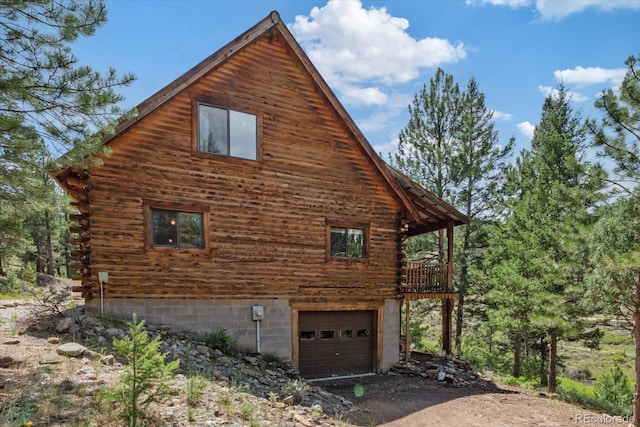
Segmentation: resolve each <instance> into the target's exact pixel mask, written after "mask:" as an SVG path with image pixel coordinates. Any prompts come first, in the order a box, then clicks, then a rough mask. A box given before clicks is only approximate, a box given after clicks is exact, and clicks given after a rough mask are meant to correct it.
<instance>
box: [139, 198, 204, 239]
mask: <svg viewBox="0 0 640 427" xmlns="http://www.w3.org/2000/svg"><path fill="white" fill-rule="evenodd" d="M150 231H151V246H154V247H170V248H181V249H203V248H204V247H205V241H204V221H203V214H202V212H181V211H175V210H168V209H156V208H151V230H150Z"/></svg>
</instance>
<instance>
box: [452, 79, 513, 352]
mask: <svg viewBox="0 0 640 427" xmlns="http://www.w3.org/2000/svg"><path fill="white" fill-rule="evenodd" d="M459 119H460V122H459V126H458V129H457V134H458V138H457V140H456V142H457V144H456V146H455V147H454V149H455V152H454V153H453V154H454V157H453V163H452V175H453V183H454V185H455V188H456V193H455V197H454V203H455V204H456V205H457V206H458V207H459V208H460V209H461V210H462V212H463V213H464V214H465V215H466V216H467V217H468V218H469V220H470V222H469V224H468V225H466V226H465V227H464V228H463V236H462V249H461V250H458V251H457V254H456V261H457V263H458V265H459V271H460V274H459V276H458V279H457V281H456V285H457V288H456V290H457V291H458V298H457V305H456V351H457V353H458V354H459V355H462V327H463V321H464V308H465V297H466V295H467V293H468V292H469V287H470V286H471V285H472V277H477V278H478V279H480V274H479V273H478V272H479V271H480V269H481V262H482V259H483V254H484V251H485V250H486V227H487V224H488V223H490V222H492V221H493V220H494V219H495V206H496V203H495V202H496V200H495V199H496V194H497V193H498V191H499V190H500V187H501V185H502V182H503V177H504V174H505V170H506V167H507V164H506V159H507V158H508V157H509V156H510V155H511V152H512V150H513V145H514V139H513V138H511V140H510V141H509V143H508V144H507V146H505V147H501V146H500V144H499V139H498V132H497V131H496V130H495V126H494V123H493V112H492V111H491V110H489V109H488V108H487V106H486V104H485V96H484V94H483V93H482V92H480V90H479V88H478V83H477V82H476V80H475V79H474V78H472V79H470V80H469V83H468V84H467V87H466V90H465V92H464V93H463V94H462V100H461V108H460V116H459Z"/></svg>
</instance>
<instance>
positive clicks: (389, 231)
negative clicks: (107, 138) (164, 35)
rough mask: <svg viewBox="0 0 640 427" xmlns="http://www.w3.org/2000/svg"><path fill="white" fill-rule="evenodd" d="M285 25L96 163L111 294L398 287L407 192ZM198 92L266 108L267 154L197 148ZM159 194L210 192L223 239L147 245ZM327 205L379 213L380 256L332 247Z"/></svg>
mask: <svg viewBox="0 0 640 427" xmlns="http://www.w3.org/2000/svg"><path fill="white" fill-rule="evenodd" d="M280 37H281V36H279V35H278V36H275V37H273V36H272V37H269V36H264V37H261V38H259V39H258V40H257V41H256V42H254V43H252V44H250V45H248V46H246V47H245V48H244V49H242V50H240V51H239V52H238V53H236V54H235V55H234V56H232V57H231V58H229V59H228V60H226V61H225V62H224V63H222V65H221V66H219V67H218V68H217V69H215V70H214V71H213V72H212V73H210V74H209V75H207V76H205V77H204V78H203V79H201V80H200V81H198V82H197V83H195V84H194V85H192V86H191V87H189V88H188V89H187V90H185V91H183V92H181V93H180V94H179V95H178V96H176V97H175V98H174V99H172V100H171V101H169V102H167V103H165V104H164V105H162V106H161V107H160V108H158V109H157V110H156V111H154V112H152V113H151V114H149V115H148V116H146V117H145V118H143V119H142V120H141V121H139V122H138V123H137V124H135V125H134V126H133V127H131V128H130V129H129V130H128V131H126V132H125V133H123V134H122V135H119V136H117V137H116V138H114V139H113V140H112V141H111V142H110V146H111V148H112V150H113V152H112V154H111V155H110V156H109V157H105V158H104V166H102V167H97V168H92V169H91V170H90V183H91V189H92V190H91V191H92V194H91V199H92V201H91V202H90V218H91V247H92V253H91V259H92V264H91V267H92V274H93V276H94V277H96V275H97V272H98V271H108V272H109V275H110V279H109V283H108V284H107V285H106V286H105V297H106V298H114V297H115V298H120V297H123V298H130V297H151V298H153V297H159V298H192V297H195V298H243V297H253V298H261V297H262V298H289V299H291V301H292V303H293V302H298V303H305V302H322V301H327V302H334V303H341V304H349V303H354V302H362V301H373V300H376V301H380V300H382V299H383V298H394V297H396V295H397V292H398V287H399V280H400V275H399V271H400V270H399V265H398V264H399V262H401V261H402V260H403V256H402V254H401V252H399V251H400V247H399V246H400V244H401V241H400V239H399V238H398V227H399V223H398V212H400V211H401V207H400V203H399V201H398V200H397V199H396V198H395V196H393V193H392V191H391V190H390V189H389V187H388V185H387V184H386V182H385V181H384V180H383V178H382V177H381V176H380V175H379V173H378V172H377V171H376V169H375V168H374V167H373V166H372V165H370V164H368V162H370V161H371V160H369V158H368V157H367V156H366V155H365V154H364V153H363V152H362V149H361V148H360V147H359V146H358V144H357V143H356V142H355V141H354V140H353V137H352V136H351V134H350V133H349V131H348V129H347V127H346V126H345V125H344V123H343V122H342V120H341V119H340V118H339V116H338V115H337V113H336V112H335V111H334V110H333V109H332V108H331V107H329V104H328V102H326V100H325V98H324V96H323V95H322V93H321V91H320V90H318V89H317V88H316V87H315V86H314V85H313V84H312V81H311V79H310V77H309V75H308V74H307V72H306V71H305V70H304V69H303V67H302V66H301V65H300V64H299V63H298V62H297V58H296V57H295V56H294V55H293V53H292V52H290V51H289V47H288V45H287V44H286V43H285V42H284V41H283V40H281V39H280ZM196 100H205V101H209V102H211V101H214V102H215V103H216V104H218V105H220V106H222V107H226V108H231V109H235V110H239V111H244V112H249V113H253V114H256V115H257V117H258V128H259V131H258V145H259V151H258V160H259V161H258V162H252V161H246V160H240V159H234V158H230V157H224V156H213V155H211V156H209V155H202V154H200V153H194V152H192V149H191V147H192V143H193V132H194V131H195V129H194V128H193V123H194V122H193V119H192V114H193V112H194V103H195V101H196ZM147 201H163V202H179V203H188V204H197V205H209V206H210V213H209V215H210V217H209V220H210V234H209V241H210V250H209V251H206V252H204V253H203V252H202V251H188V250H178V249H174V250H156V249H149V250H146V251H145V247H144V245H145V236H144V233H145V224H144V218H143V205H144V203H145V202H147ZM327 219H329V220H345V221H358V222H367V223H369V226H370V228H369V239H370V243H369V248H370V253H369V254H368V258H367V260H366V261H364V262H357V261H355V262H353V261H352V262H345V261H336V260H333V261H327V259H326V220H327ZM84 290H85V291H87V290H89V289H84ZM90 291H91V292H92V293H93V294H94V296H98V295H99V287H98V284H97V281H95V282H94V283H93V284H92V285H91V288H90Z"/></svg>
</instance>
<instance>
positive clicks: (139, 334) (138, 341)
mask: <svg viewBox="0 0 640 427" xmlns="http://www.w3.org/2000/svg"><path fill="white" fill-rule="evenodd" d="M128 325H129V332H128V334H127V336H125V337H124V338H122V339H121V340H119V339H114V340H113V346H114V348H115V351H116V354H117V355H119V356H123V357H126V358H127V361H128V362H127V366H126V369H125V372H124V373H123V374H122V377H121V378H120V384H119V388H118V389H116V390H115V392H113V393H111V395H112V398H113V399H114V400H115V401H116V402H118V403H120V404H122V405H124V407H125V409H124V411H123V416H124V418H125V419H127V420H128V421H129V426H130V427H135V426H137V425H138V421H139V419H140V415H141V413H143V412H144V410H145V409H146V408H147V407H148V406H149V404H151V403H153V402H162V401H164V400H165V399H166V398H167V397H169V395H170V393H171V385H170V383H169V380H170V379H171V378H172V377H173V375H174V371H175V370H176V369H177V368H178V365H179V363H180V360H174V361H173V362H169V363H165V358H166V356H167V355H166V354H161V353H160V352H159V350H158V349H159V347H160V337H156V338H155V339H154V340H152V341H149V337H148V335H147V333H146V331H145V330H144V321H143V320H141V321H140V322H138V321H137V317H136V314H135V313H134V314H133V320H132V321H131V322H130V323H128Z"/></svg>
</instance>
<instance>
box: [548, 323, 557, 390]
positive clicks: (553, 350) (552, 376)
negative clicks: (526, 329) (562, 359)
mask: <svg viewBox="0 0 640 427" xmlns="http://www.w3.org/2000/svg"><path fill="white" fill-rule="evenodd" d="M557 358H558V331H556V330H555V329H554V330H552V331H551V346H550V347H549V386H548V387H547V391H548V392H549V393H555V392H556V368H557V366H556V360H557Z"/></svg>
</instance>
